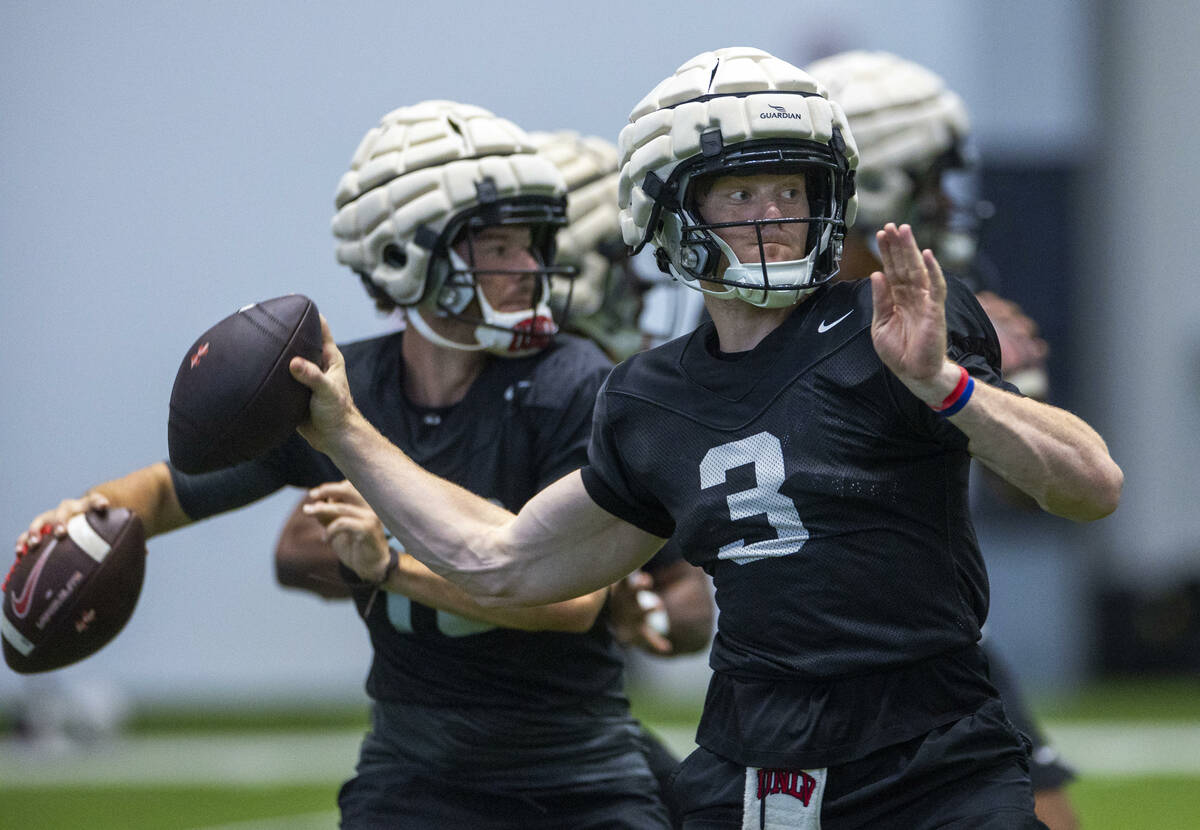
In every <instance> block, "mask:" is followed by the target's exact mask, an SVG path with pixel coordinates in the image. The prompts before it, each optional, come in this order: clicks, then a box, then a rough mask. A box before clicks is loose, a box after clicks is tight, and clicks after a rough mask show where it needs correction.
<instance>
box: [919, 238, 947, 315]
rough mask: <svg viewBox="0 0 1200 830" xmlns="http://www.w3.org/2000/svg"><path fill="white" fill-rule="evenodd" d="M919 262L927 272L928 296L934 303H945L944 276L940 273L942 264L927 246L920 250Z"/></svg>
mask: <svg viewBox="0 0 1200 830" xmlns="http://www.w3.org/2000/svg"><path fill="white" fill-rule="evenodd" d="M921 263H922V264H923V265H924V266H925V271H926V273H927V274H929V294H930V296H931V297H933V301H934V302H936V303H945V302H946V276H945V275H944V274H943V273H942V266H941V264H940V263H939V262H938V261H937V257H936V256H934V255H933V251H931V250H929V249H928V248H926V249H925V250H924V251H921Z"/></svg>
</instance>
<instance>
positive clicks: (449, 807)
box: [338, 773, 670, 830]
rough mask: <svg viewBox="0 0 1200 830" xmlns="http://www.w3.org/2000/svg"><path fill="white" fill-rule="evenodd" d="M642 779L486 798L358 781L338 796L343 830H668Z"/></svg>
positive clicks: (450, 788) (432, 786) (408, 783)
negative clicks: (449, 829) (466, 829)
mask: <svg viewBox="0 0 1200 830" xmlns="http://www.w3.org/2000/svg"><path fill="white" fill-rule="evenodd" d="M645 784H646V782H645V780H644V779H641V778H635V779H630V780H626V781H605V782H595V783H592V784H586V785H580V786H578V787H573V788H571V789H569V790H554V791H547V790H543V791H538V792H529V793H517V792H493V791H489V790H487V789H483V788H476V787H471V788H467V787H463V786H459V785H455V784H449V783H447V782H445V781H436V780H433V779H424V778H419V777H410V778H404V779H399V780H397V779H395V778H393V777H375V776H371V775H363V774H361V773H360V774H359V775H357V776H355V777H354V778H352V779H350V780H349V781H347V782H346V783H345V784H344V785H343V786H342V790H341V792H340V793H339V794H338V807H339V808H340V810H341V814H342V821H341V825H340V827H342V828H343V830H442V828H471V830H563V828H567V827H570V828H580V830H667V828H669V827H670V824H669V823H668V820H667V814H666V810H665V808H664V807H663V805H662V802H661V801H660V800H659V798H658V794H657V792H654V791H652V790H648V789H647V788H646V785H645Z"/></svg>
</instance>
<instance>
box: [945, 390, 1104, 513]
mask: <svg viewBox="0 0 1200 830" xmlns="http://www.w3.org/2000/svg"><path fill="white" fill-rule="evenodd" d="M950 421H951V423H953V424H954V425H955V426H956V427H958V428H959V429H961V430H962V431H963V433H965V434H966V436H967V438H968V439H969V441H970V444H969V449H970V452H971V455H972V456H973V457H975V458H977V459H979V461H980V462H982V463H983V464H984V465H986V466H987V467H988V468H990V469H991V470H992V471H994V472H995V473H997V474H998V475H1000V476H1001V477H1002V478H1004V479H1005V480H1006V481H1007V482H1009V483H1010V484H1012V485H1013V486H1015V487H1017V488H1018V489H1020V490H1022V491H1023V492H1025V493H1027V494H1028V495H1029V496H1031V497H1032V498H1034V499H1036V500H1037V502H1038V504H1039V505H1041V506H1042V508H1043V509H1044V510H1046V511H1048V512H1050V513H1053V514H1055V515H1057V516H1062V517H1064V518H1068V519H1074V520H1076V521H1091V520H1093V519H1100V518H1103V517H1104V516H1107V515H1108V514H1109V513H1112V512H1113V511H1114V510H1116V508H1117V503H1118V502H1119V501H1120V498H1121V488H1122V484H1123V482H1124V474H1123V473H1122V472H1121V468H1120V467H1119V466H1117V464H1116V462H1115V461H1113V459H1112V457H1111V456H1110V455H1109V453H1108V447H1107V446H1106V445H1105V443H1104V440H1103V439H1102V438H1101V437H1100V436H1099V435H1098V434H1097V433H1096V431H1095V430H1093V429H1092V428H1091V427H1090V426H1088V425H1087V424H1086V423H1085V422H1084V421H1082V420H1081V419H1079V418H1077V417H1076V416H1075V415H1072V414H1071V413H1069V412H1067V411H1065V410H1062V409H1059V408H1057V407H1054V406H1050V405H1049V404H1045V403H1040V402H1038V401H1034V400H1031V399H1029V398H1022V397H1021V396H1019V395H1014V394H1012V393H1010V392H1006V391H1004V390H1002V389H996V388H994V387H992V386H988V385H987V384H983V383H977V384H976V385H975V390H974V393H973V394H972V396H971V399H970V401H969V402H968V403H967V405H966V406H965V407H963V409H962V410H960V411H959V412H958V413H957V414H955V415H952V416H950Z"/></svg>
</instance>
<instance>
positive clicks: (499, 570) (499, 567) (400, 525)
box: [324, 412, 512, 597]
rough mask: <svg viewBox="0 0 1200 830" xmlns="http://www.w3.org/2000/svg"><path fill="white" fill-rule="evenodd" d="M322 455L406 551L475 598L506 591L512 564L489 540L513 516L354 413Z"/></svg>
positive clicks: (500, 549)
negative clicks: (432, 470) (427, 466)
mask: <svg viewBox="0 0 1200 830" xmlns="http://www.w3.org/2000/svg"><path fill="white" fill-rule="evenodd" d="M324 449H325V451H326V452H327V453H328V454H329V456H330V458H332V459H333V461H334V463H335V464H337V466H338V468H339V469H340V470H341V471H342V472H344V473H345V474H346V477H347V479H349V481H350V482H351V483H352V484H353V485H354V486H355V488H357V489H358V491H359V493H361V494H362V497H363V498H364V499H366V501H367V503H368V504H370V505H371V508H372V509H373V510H374V511H375V513H376V515H378V516H379V519H380V521H382V522H383V524H384V526H385V527H387V528H388V530H390V531H391V532H392V534H393V535H394V536H395V537H396V539H397V540H398V541H399V542H400V544H401V547H403V548H404V550H405V551H406V552H408V553H409V554H411V555H412V556H414V557H416V558H417V559H418V560H420V561H421V562H423V563H424V564H426V565H427V566H429V567H430V568H431V569H432V570H433V571H434V572H435V573H437V574H438V575H440V576H444V577H446V578H447V579H449V580H451V581H452V582H454V583H456V584H457V585H459V586H460V587H461V588H462V589H463V590H465V591H466V592H467V593H468V594H470V595H472V596H483V597H486V596H493V595H497V594H501V593H503V590H504V586H503V584H502V583H503V581H504V578H505V573H506V568H511V567H512V561H511V557H510V556H509V555H508V554H507V552H506V551H505V550H504V549H502V548H500V547H499V546H497V545H496V544H494V542H493V541H492V540H493V539H494V538H495V536H496V535H497V531H498V529H499V528H501V527H502V526H503V525H504V524H506V523H507V522H509V521H511V519H512V514H511V513H509V512H508V511H507V510H504V509H503V508H501V507H498V506H496V505H494V504H491V503H490V502H487V501H486V500H484V499H481V498H479V497H478V496H476V495H474V494H473V493H470V492H469V491H467V490H465V489H463V488H462V487H459V486H458V485H456V484H454V483H452V482H450V481H447V480H445V479H443V478H439V477H438V476H435V475H433V474H432V473H429V472H428V471H426V470H424V469H422V468H421V467H420V466H419V465H418V464H416V463H415V462H414V461H413V460H412V459H410V458H409V457H408V456H407V455H405V454H404V453H403V452H401V451H400V449H399V448H397V447H396V446H395V445H393V444H392V443H391V442H389V441H388V440H387V439H386V438H385V437H384V436H383V435H382V434H380V433H379V431H378V430H376V429H375V427H374V426H372V425H371V424H370V423H369V422H368V421H367V420H366V419H365V418H363V417H362V416H361V414H359V413H357V412H354V413H352V415H351V416H350V417H349V418H348V419H347V422H346V424H345V426H344V428H343V429H341V430H340V431H339V432H338V433H337V434H336V435H335V436H333V437H332V438H331V440H330V441H329V442H328V443H327V444H326V446H325V447H324Z"/></svg>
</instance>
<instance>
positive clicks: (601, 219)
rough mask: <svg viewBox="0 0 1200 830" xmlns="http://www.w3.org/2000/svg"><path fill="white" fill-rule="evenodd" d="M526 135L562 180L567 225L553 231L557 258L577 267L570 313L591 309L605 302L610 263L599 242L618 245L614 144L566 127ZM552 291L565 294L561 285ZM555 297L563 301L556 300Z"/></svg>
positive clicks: (583, 312) (616, 174)
mask: <svg viewBox="0 0 1200 830" xmlns="http://www.w3.org/2000/svg"><path fill="white" fill-rule="evenodd" d="M529 137H530V139H532V141H533V143H534V144H535V145H536V146H537V148H538V153H540V154H541V155H542V156H544V157H545V158H547V159H549V160H550V161H552V162H553V163H554V165H555V166H556V167H557V168H558V169H559V171H560V172H561V173H562V174H563V176H564V178H565V179H566V182H567V226H566V227H565V228H562V229H561V230H560V231H559V232H558V262H559V263H560V264H562V265H573V266H575V267H576V268H577V269H579V275H578V276H577V277H576V278H575V280H574V286H573V287H572V289H571V313H572V314H573V315H584V316H586V315H588V314H593V313H595V312H596V311H597V310H598V309H599V308H600V305H601V303H602V302H603V301H604V295H603V292H604V288H605V280H606V278H607V276H608V270H609V267H610V263H609V260H608V258H607V257H605V256H604V255H603V254H601V253H600V252H599V250H598V249H599V247H600V245H601V244H602V243H605V242H608V243H613V244H616V245H620V244H622V243H621V228H620V225H619V223H618V222H617V178H618V173H617V147H616V145H615V144H613V143H612V142H610V141H605V140H604V139H602V138H599V137H597V136H583V135H580V134H579V133H576V132H572V131H570V130H560V131H558V132H553V133H549V132H541V133H530V134H529ZM554 293H555V294H556V295H557V294H560V293H562V294H565V290H563V289H562V288H561V286H556V287H555V289H554ZM559 299H560V301H562V300H563V299H565V298H564V297H560V298H559Z"/></svg>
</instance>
